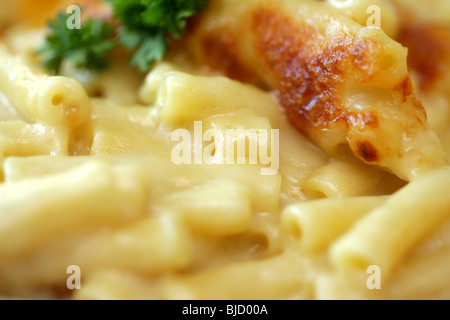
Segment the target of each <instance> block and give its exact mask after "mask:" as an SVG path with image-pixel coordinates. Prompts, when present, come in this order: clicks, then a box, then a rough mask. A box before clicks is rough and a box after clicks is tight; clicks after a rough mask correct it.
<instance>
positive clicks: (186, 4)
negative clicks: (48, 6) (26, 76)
mask: <svg viewBox="0 0 450 320" xmlns="http://www.w3.org/2000/svg"><path fill="white" fill-rule="evenodd" d="M105 1H107V2H109V3H110V5H111V7H112V9H113V13H114V17H115V19H117V22H118V27H117V24H114V25H113V24H112V23H110V22H106V21H98V20H94V19H90V20H88V21H87V22H86V23H85V24H84V25H83V26H82V28H81V29H72V30H70V29H69V28H67V25H66V21H67V18H68V16H67V15H66V14H63V13H61V14H59V16H58V18H57V19H56V20H55V21H52V22H50V23H49V24H48V26H49V30H50V33H49V35H48V36H47V38H46V41H45V44H44V45H43V47H42V48H40V49H39V50H38V52H39V53H40V54H42V55H43V61H42V63H43V65H44V66H45V67H46V68H47V69H48V70H50V71H52V72H54V73H56V74H57V73H59V72H60V70H61V65H62V63H63V62H64V61H68V62H70V63H71V64H72V65H73V66H74V67H75V68H77V69H88V70H93V71H102V70H104V69H105V68H106V67H107V66H108V63H109V61H110V58H111V54H112V52H113V51H114V49H116V48H117V47H118V46H120V45H121V46H123V47H125V48H126V49H127V50H129V51H132V52H133V55H132V57H131V60H130V64H131V65H132V66H133V67H136V68H137V69H139V70H140V71H141V72H146V71H148V70H149V69H150V67H151V66H152V64H153V63H154V62H155V61H160V60H162V59H163V57H164V56H165V54H166V53H167V51H168V50H169V38H170V37H173V38H175V39H177V38H179V37H180V36H181V34H182V33H183V31H184V30H185V29H186V25H187V19H189V18H191V17H193V16H195V15H198V14H199V13H200V12H201V11H203V10H204V9H205V8H206V6H207V4H208V2H209V0H105Z"/></svg>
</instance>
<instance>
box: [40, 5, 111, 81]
mask: <svg viewBox="0 0 450 320" xmlns="http://www.w3.org/2000/svg"><path fill="white" fill-rule="evenodd" d="M67 19H68V15H66V14H64V13H60V14H59V15H58V18H57V19H56V20H55V21H51V22H49V23H48V27H49V29H50V34H49V35H48V37H47V38H46V41H45V43H44V45H43V46H42V47H41V48H40V49H38V50H37V53H38V54H41V55H42V56H43V60H42V64H43V66H44V67H45V68H46V69H48V70H49V71H51V72H53V73H54V74H59V73H60V71H61V66H62V63H63V62H64V61H65V60H67V61H69V62H70V63H71V64H72V65H73V66H74V67H75V68H77V69H89V70H94V71H102V70H104V69H105V68H106V67H107V66H108V64H109V59H110V55H111V53H112V51H113V50H114V49H115V48H116V47H117V45H118V43H117V41H116V40H114V39H113V35H114V28H113V27H112V26H110V25H109V24H107V23H106V22H103V21H98V20H89V21H87V22H86V24H85V25H83V26H82V28H81V29H69V28H68V27H67Z"/></svg>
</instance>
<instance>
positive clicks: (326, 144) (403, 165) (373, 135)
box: [191, 1, 446, 180]
mask: <svg viewBox="0 0 450 320" xmlns="http://www.w3.org/2000/svg"><path fill="white" fill-rule="evenodd" d="M305 4H306V2H304V1H283V2H273V1H269V2H268V1H248V2H246V3H245V4H240V5H236V4H235V3H234V1H218V2H216V3H215V4H214V6H213V7H212V8H211V9H210V12H209V13H207V14H206V15H205V17H203V21H200V22H199V24H198V26H197V29H196V30H195V31H194V33H193V35H192V36H191V38H192V39H191V41H193V42H194V43H195V42H200V43H202V44H203V45H194V46H191V47H194V48H199V49H194V53H195V54H196V55H197V57H199V59H201V60H202V61H203V62H205V63H207V64H209V65H210V66H212V67H214V68H217V67H218V68H219V69H220V67H222V70H224V71H225V72H226V71H228V70H229V69H230V66H236V67H238V66H240V65H246V66H251V67H250V69H251V71H253V73H254V74H256V75H257V76H259V77H260V78H261V79H263V80H264V81H265V82H266V83H267V84H269V86H270V87H271V88H272V89H274V90H275V92H276V95H277V97H278V99H279V101H280V103H281V104H282V105H283V106H284V108H285V109H286V113H287V116H288V117H289V119H290V120H291V122H292V123H293V124H294V125H295V126H296V127H297V128H298V129H299V130H301V131H302V132H304V133H305V134H306V135H308V136H309V137H310V138H311V139H312V140H314V141H315V142H316V143H317V144H318V145H319V146H321V147H322V148H323V149H324V150H326V151H327V152H329V153H331V154H333V153H335V151H336V149H337V147H338V146H340V145H343V144H344V145H348V146H349V147H350V149H351V150H352V151H353V153H354V154H355V156H357V157H358V158H359V159H361V160H363V161H364V162H366V163H370V164H375V165H379V166H382V167H385V168H387V169H388V170H390V171H392V172H394V173H395V174H396V175H397V176H399V177H400V178H402V179H405V180H411V179H413V178H414V177H415V176H417V175H418V174H419V172H420V171H422V170H425V169H426V168H427V166H429V165H432V164H435V163H441V164H442V163H445V162H446V159H445V155H444V152H443V151H442V148H441V146H440V142H439V141H438V139H437V137H436V135H435V133H434V132H433V131H432V130H430V129H429V127H428V125H427V119H426V113H425V110H424V108H423V106H422V104H421V102H420V101H419V100H417V99H416V97H415V94H414V89H413V85H412V82H411V76H410V73H409V72H408V69H407V63H406V57H407V49H406V48H404V47H402V46H401V45H400V44H398V43H397V42H395V41H393V40H392V39H390V38H389V37H388V36H386V35H385V34H384V33H383V32H382V31H381V30H378V29H373V28H362V27H361V26H359V25H358V24H356V23H354V22H353V21H351V20H350V19H348V18H347V17H345V16H341V15H339V14H335V13H333V12H330V11H331V10H330V9H329V7H326V6H325V5H323V4H322V3H314V5H313V4H312V3H311V2H310V1H308V6H306V5H305ZM229 10H233V11H234V12H233V14H231V15H230V13H229ZM225 12H227V15H226V16H227V17H228V18H227V19H224V18H221V15H222V14H224V13H225ZM230 16H233V18H232V19H230V18H229V17H230ZM214 39H216V42H215V43H214ZM205 42H207V43H208V45H205ZM214 46H216V47H219V48H225V49H224V50H222V51H221V54H212V55H211V52H210V51H209V50H208V49H209V48H211V47H214ZM195 50H197V51H196V52H195ZM224 61H227V64H226V65H225V66H226V68H223V66H224ZM247 73H248V72H247V71H245V74H247ZM228 75H229V76H233V75H234V76H236V78H238V79H240V80H246V79H248V78H249V77H248V76H247V77H242V76H240V75H236V73H235V72H234V74H233V73H231V74H230V73H228Z"/></svg>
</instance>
